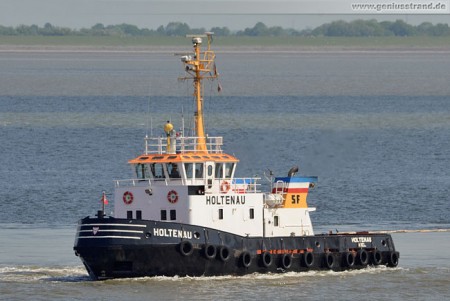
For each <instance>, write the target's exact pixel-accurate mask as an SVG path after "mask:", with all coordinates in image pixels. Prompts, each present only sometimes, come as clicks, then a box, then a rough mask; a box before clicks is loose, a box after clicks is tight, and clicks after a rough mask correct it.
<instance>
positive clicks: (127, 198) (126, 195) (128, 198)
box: [122, 191, 134, 205]
mask: <svg viewBox="0 0 450 301" xmlns="http://www.w3.org/2000/svg"><path fill="white" fill-rule="evenodd" d="M133 199H134V197H133V194H132V193H131V192H130V191H125V193H124V194H123V197H122V200H123V202H124V203H125V205H130V204H131V203H133Z"/></svg>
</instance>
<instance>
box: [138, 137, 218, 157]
mask: <svg viewBox="0 0 450 301" xmlns="http://www.w3.org/2000/svg"><path fill="white" fill-rule="evenodd" d="M200 139H201V138H200V137H173V138H170V143H171V144H172V145H171V146H170V149H168V144H169V145H170V143H168V138H166V137H145V138H144V140H145V154H146V155H148V154H159V155H161V154H166V153H188V152H201V151H199V150H198V149H197V145H198V144H199V140H200ZM222 145H223V138H222V137H206V148H207V150H204V152H208V153H212V154H221V153H222V152H223V151H222Z"/></svg>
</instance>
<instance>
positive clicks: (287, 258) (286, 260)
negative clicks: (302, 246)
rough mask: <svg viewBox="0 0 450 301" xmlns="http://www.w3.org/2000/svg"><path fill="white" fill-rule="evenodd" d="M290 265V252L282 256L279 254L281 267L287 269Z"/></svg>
mask: <svg viewBox="0 0 450 301" xmlns="http://www.w3.org/2000/svg"><path fill="white" fill-rule="evenodd" d="M291 265H292V256H291V254H283V256H281V267H282V268H283V269H285V270H287V269H289V268H290V267H291Z"/></svg>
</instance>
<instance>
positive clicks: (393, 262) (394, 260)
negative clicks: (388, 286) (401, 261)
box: [388, 252, 399, 268]
mask: <svg viewBox="0 0 450 301" xmlns="http://www.w3.org/2000/svg"><path fill="white" fill-rule="evenodd" d="M398 258H399V253H398V252H391V254H390V255H389V258H388V266H389V267H392V268H394V267H396V266H397V265H398Z"/></svg>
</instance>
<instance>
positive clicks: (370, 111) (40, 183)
mask: <svg viewBox="0 0 450 301" xmlns="http://www.w3.org/2000/svg"><path fill="white" fill-rule="evenodd" d="M174 52H175V50H174ZM217 66H218V71H219V73H220V75H221V79H220V84H221V86H222V87H223V91H222V92H221V93H220V94H217V93H216V89H217V83H207V84H206V85H205V91H206V99H207V103H206V105H205V110H206V114H207V119H206V126H207V132H208V133H209V134H210V135H212V136H214V135H221V136H224V141H225V151H226V152H228V153H232V154H234V155H236V156H237V157H238V158H240V160H241V162H240V164H239V166H238V172H237V176H254V175H258V176H260V177H262V178H263V180H262V182H263V184H264V185H263V187H267V183H266V182H265V180H264V172H267V171H268V170H269V169H270V170H272V171H273V172H274V173H275V175H280V176H284V175H286V174H287V171H288V170H289V169H290V168H291V167H292V166H293V165H298V166H299V167H300V173H301V174H303V175H317V176H319V183H318V186H317V188H316V189H315V190H313V191H312V192H311V193H310V196H309V205H310V206H313V207H316V208H317V211H316V212H313V213H312V220H313V224H314V225H315V231H316V233H320V232H327V231H329V230H333V231H336V230H338V231H355V230H388V231H394V233H393V238H394V242H395V244H396V248H397V249H398V250H399V251H400V253H401V257H400V264H399V267H398V268H395V269H387V268H369V269H366V270H362V271H350V272H343V273H335V272H310V273H303V274H300V273H287V274H283V275H249V276H245V277H232V276H230V277H212V278H207V277H199V278H177V277H175V278H167V277H157V278H139V279H125V280H108V281H103V282H93V281H90V279H89V278H88V276H87V273H86V271H85V270H84V268H83V267H82V265H81V262H80V261H79V260H78V258H77V257H75V256H74V254H73V251H72V247H73V240H74V235H75V225H76V222H77V220H78V219H79V218H81V217H84V216H86V215H92V214H94V213H95V212H96V210H97V209H98V207H99V200H100V197H101V192H102V191H103V190H104V191H106V192H107V194H109V195H111V194H112V189H113V182H112V180H113V179H121V178H130V177H131V171H130V168H129V167H128V166H127V160H128V159H131V158H134V157H135V156H136V155H138V154H140V152H141V151H142V150H143V137H144V136H145V135H146V134H158V135H159V134H161V133H162V126H163V125H164V123H165V121H166V120H169V119H170V120H172V121H173V123H174V124H175V126H176V127H180V126H181V112H182V111H183V112H184V115H185V117H186V118H185V119H186V122H185V123H186V128H189V126H191V122H190V120H189V119H188V118H187V116H189V114H190V113H191V112H192V97H191V96H189V95H190V93H191V90H190V84H188V83H185V82H178V81H177V79H176V78H177V77H178V76H180V75H182V69H181V68H182V66H181V63H180V62H179V60H178V58H177V57H174V56H173V55H172V53H165V52H157V51H155V52H151V51H149V52H112V51H97V52H76V51H74V52H57V51H54V52H38V51H36V52H14V51H11V52H0V166H1V173H0V192H1V194H0V296H1V297H0V299H2V300H24V299H25V298H27V299H33V300H53V299H54V300H124V299H136V300H142V299H148V300H211V299H213V300H222V299H226V300H251V299H255V298H258V299H259V300H272V299H279V300H287V299H292V300H300V299H306V300H323V299H328V298H333V299H335V300H349V299H374V300H444V299H448V298H449V297H448V296H449V293H450V277H449V276H450V252H449V251H448V250H449V249H450V232H448V229H450V215H449V211H450V210H449V209H450V202H449V201H450V197H449V195H450V172H449V166H450V151H449V150H450V85H448V78H449V77H450V76H449V75H450V71H449V70H450V55H449V53H444V52H402V51H388V52H376V51H365V52H364V51H361V52H350V51H346V52H345V51H344V52H317V53H314V52H301V51H299V52H296V51H284V52H279V53H277V52H272V51H271V52H267V51H265V50H264V49H256V50H255V51H252V52H249V51H247V52H240V51H236V50H234V51H222V52H220V51H219V52H218V54H217ZM110 198H112V197H110ZM111 203H112V199H111ZM111 207H112V205H109V208H108V209H107V210H112V208H111Z"/></svg>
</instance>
